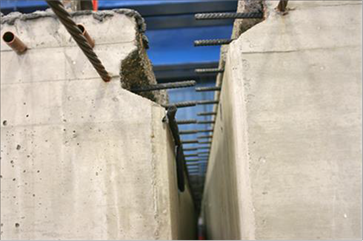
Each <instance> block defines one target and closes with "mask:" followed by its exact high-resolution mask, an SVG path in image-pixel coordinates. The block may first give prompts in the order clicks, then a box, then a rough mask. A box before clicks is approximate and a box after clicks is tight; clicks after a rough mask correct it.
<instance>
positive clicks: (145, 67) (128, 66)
mask: <svg viewBox="0 0 363 241" xmlns="http://www.w3.org/2000/svg"><path fill="white" fill-rule="evenodd" d="M115 14H123V15H125V16H127V17H130V18H134V19H135V22H136V29H135V30H136V41H135V45H136V46H137V49H135V50H134V51H132V52H131V53H130V54H129V55H128V56H127V57H126V58H125V59H124V60H123V61H122V63H121V69H120V76H121V84H122V87H123V88H124V89H126V90H130V88H132V87H133V88H137V87H140V86H143V85H150V84H156V83H157V82H156V78H155V75H154V72H153V69H152V64H151V61H150V59H149V58H148V56H147V53H146V49H148V48H149V41H148V39H147V37H146V35H145V31H146V23H145V20H144V19H143V18H142V16H141V15H140V14H139V13H138V12H137V11H135V10H132V9H113V10H103V11H97V12H94V11H91V10H85V11H77V12H70V15H71V17H76V16H88V15H92V17H93V18H94V19H96V20H97V21H99V22H102V21H104V20H105V19H106V18H108V17H112V16H114V15H115ZM46 17H50V18H57V16H56V15H55V14H54V13H53V11H52V10H51V9H50V8H48V9H47V10H46V11H35V12H33V13H29V14H22V13H20V12H12V13H10V14H8V15H3V14H1V25H3V24H8V25H14V24H15V22H16V21H29V20H34V19H39V18H46ZM135 68H136V69H139V70H140V71H130V70H135ZM124 70H127V71H124ZM122 77H123V78H122ZM139 95H141V96H142V97H145V98H148V99H150V100H152V101H155V102H157V103H159V104H162V103H167V102H168V95H167V93H166V91H158V92H156V91H153V92H143V93H141V94H139Z"/></svg>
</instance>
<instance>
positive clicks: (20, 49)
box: [3, 31, 28, 54]
mask: <svg viewBox="0 0 363 241" xmlns="http://www.w3.org/2000/svg"><path fill="white" fill-rule="evenodd" d="M3 40H4V42H5V43H6V44H7V45H9V47H10V48H12V49H13V50H14V51H15V52H16V53H17V54H23V53H24V52H25V51H26V50H27V49H28V47H27V46H26V45H25V44H24V43H23V42H22V41H21V40H20V39H19V38H18V37H16V36H15V34H14V33H12V32H10V31H8V32H5V33H4V34H3Z"/></svg>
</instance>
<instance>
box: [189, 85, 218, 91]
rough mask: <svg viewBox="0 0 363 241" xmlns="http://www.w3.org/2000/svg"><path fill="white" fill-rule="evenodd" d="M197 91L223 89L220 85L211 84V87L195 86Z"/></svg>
mask: <svg viewBox="0 0 363 241" xmlns="http://www.w3.org/2000/svg"><path fill="white" fill-rule="evenodd" d="M195 91H197V92H201V91H221V87H220V86H211V87H198V88H195Z"/></svg>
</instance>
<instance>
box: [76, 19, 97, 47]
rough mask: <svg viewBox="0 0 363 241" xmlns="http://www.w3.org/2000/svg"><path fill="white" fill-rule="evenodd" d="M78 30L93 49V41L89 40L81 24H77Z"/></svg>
mask: <svg viewBox="0 0 363 241" xmlns="http://www.w3.org/2000/svg"><path fill="white" fill-rule="evenodd" d="M77 26H78V28H79V29H80V30H81V32H82V35H83V36H84V37H85V38H86V40H87V42H88V44H89V45H90V46H91V48H94V47H95V41H94V40H93V38H91V36H90V35H89V34H88V32H87V30H86V28H85V27H84V26H83V24H80V23H79V24H77Z"/></svg>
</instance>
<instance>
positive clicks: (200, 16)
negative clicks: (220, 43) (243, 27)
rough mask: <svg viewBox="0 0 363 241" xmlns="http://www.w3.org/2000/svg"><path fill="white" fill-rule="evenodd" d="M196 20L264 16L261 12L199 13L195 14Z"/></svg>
mask: <svg viewBox="0 0 363 241" xmlns="http://www.w3.org/2000/svg"><path fill="white" fill-rule="evenodd" d="M194 16H195V19H196V20H215V19H248V18H263V13H261V12H250V13H198V14H195V15H194Z"/></svg>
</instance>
